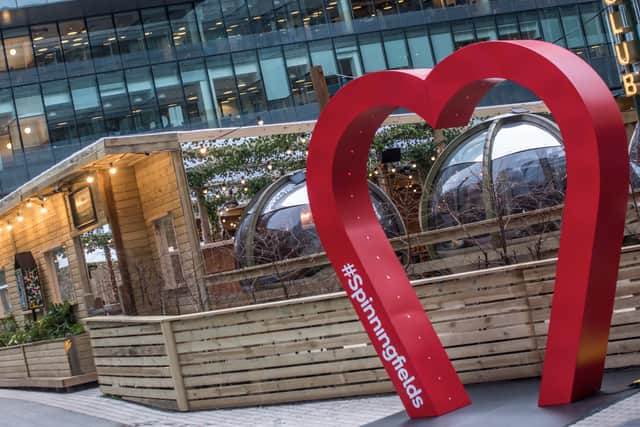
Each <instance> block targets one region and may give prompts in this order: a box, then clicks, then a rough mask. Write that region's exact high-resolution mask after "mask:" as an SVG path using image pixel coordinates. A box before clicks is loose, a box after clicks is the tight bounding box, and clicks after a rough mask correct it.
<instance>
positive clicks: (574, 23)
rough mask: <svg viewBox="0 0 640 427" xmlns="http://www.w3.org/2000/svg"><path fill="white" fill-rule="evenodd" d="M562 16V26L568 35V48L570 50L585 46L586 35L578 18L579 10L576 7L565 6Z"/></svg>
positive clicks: (562, 8) (562, 9) (561, 10)
mask: <svg viewBox="0 0 640 427" xmlns="http://www.w3.org/2000/svg"><path fill="white" fill-rule="evenodd" d="M560 16H561V18H562V26H563V27H564V33H565V34H566V36H567V37H566V40H567V47H569V48H570V49H573V48H577V47H583V46H585V40H584V34H583V32H582V26H581V23H580V17H579V16H578V8H577V7H576V6H564V7H561V8H560Z"/></svg>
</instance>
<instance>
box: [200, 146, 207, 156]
mask: <svg viewBox="0 0 640 427" xmlns="http://www.w3.org/2000/svg"><path fill="white" fill-rule="evenodd" d="M200 154H202V155H203V156H204V155H205V154H207V147H201V148H200Z"/></svg>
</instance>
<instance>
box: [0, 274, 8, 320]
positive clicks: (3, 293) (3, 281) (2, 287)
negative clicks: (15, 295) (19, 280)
mask: <svg viewBox="0 0 640 427" xmlns="http://www.w3.org/2000/svg"><path fill="white" fill-rule="evenodd" d="M0 302H1V304H0V317H9V315H11V301H10V299H9V285H8V284H7V277H6V276H5V273H4V270H0Z"/></svg>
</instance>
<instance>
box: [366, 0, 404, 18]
mask: <svg viewBox="0 0 640 427" xmlns="http://www.w3.org/2000/svg"><path fill="white" fill-rule="evenodd" d="M372 1H373V6H374V8H375V13H376V15H378V16H383V15H394V14H396V13H398V6H397V4H396V2H395V1H388V0H372Z"/></svg>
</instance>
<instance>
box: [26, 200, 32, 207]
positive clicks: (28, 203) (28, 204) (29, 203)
mask: <svg viewBox="0 0 640 427" xmlns="http://www.w3.org/2000/svg"><path fill="white" fill-rule="evenodd" d="M27 207H28V208H29V209H31V208H32V207H33V202H32V201H31V200H29V201H28V202H27Z"/></svg>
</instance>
